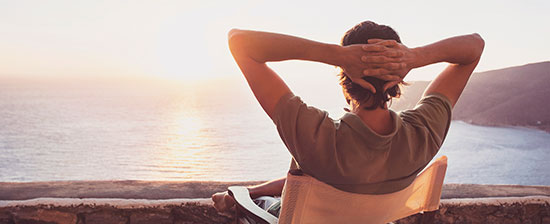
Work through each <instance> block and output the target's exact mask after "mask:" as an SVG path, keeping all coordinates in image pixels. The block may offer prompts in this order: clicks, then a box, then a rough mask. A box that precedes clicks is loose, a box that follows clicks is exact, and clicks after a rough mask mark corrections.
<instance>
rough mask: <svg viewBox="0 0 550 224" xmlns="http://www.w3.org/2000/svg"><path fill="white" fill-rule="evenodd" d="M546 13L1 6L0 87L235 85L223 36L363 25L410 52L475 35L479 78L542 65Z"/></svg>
mask: <svg viewBox="0 0 550 224" xmlns="http://www.w3.org/2000/svg"><path fill="white" fill-rule="evenodd" d="M548 12H550V1H547V0H546V1H545V0H540V1H529V0H526V1H517V0H516V1H505V0H500V1H441V0H431V1H364V0H363V1H345V0H340V1H331V2H329V1H284V0H283V1H260V0H250V1H181V0H180V1H167V0H159V1H137V0H136V1H113V0H108V1H102V0H97V1H77V0H67V1H61V0H49V1H41V0H37V1H30V0H18V1H8V0H0V77H14V76H16V77H35V76H43V77H77V76H89V77H134V76H135V77H138V76H139V77H141V76H148V77H161V78H167V79H174V80H183V81H191V80H210V79H216V78H224V77H235V76H238V75H239V70H238V67H237V66H236V65H235V63H234V61H233V59H232V58H231V55H230V53H229V50H228V47H227V32H228V31H229V30H230V29H231V28H242V29H254V30H262V31H270V32H280V33H285V34H291V35H296V36H300V37H305V38H308V39H312V40H316V41H321V42H326V43H339V41H340V38H341V36H342V35H343V34H344V32H345V31H346V30H348V29H349V28H351V27H352V26H354V25H355V24H357V23H359V22H361V21H364V20H372V21H375V22H377V23H380V24H386V25H390V26H392V27H393V28H394V29H395V30H396V31H397V32H398V33H399V34H400V36H401V39H402V41H403V43H404V44H405V45H407V46H409V47H416V46H422V45H425V44H429V43H431V42H434V41H437V40H440V39H443V38H446V37H451V36H455V35H461V34H469V33H474V32H477V33H479V34H481V36H482V37H483V38H484V39H485V43H486V45H485V51H484V54H483V56H482V59H481V62H480V64H479V65H478V67H477V69H476V71H486V70H492V69H498V68H504V67H510V66H516V65H523V64H527V63H534V62H541V61H548V60H550V54H549V53H548V52H550V44H548V40H550V29H549V28H548V23H549V22H550V13H548ZM272 66H273V67H274V68H275V70H276V71H278V72H279V73H281V74H282V76H283V78H285V79H295V80H299V79H303V80H307V79H311V78H315V77H318V76H320V75H325V76H331V75H334V74H336V73H337V69H336V68H334V67H332V66H327V65H320V64H318V63H309V62H295V61H293V62H282V63H274V64H273V65H272ZM443 66H444V65H443V64H439V65H433V66H429V67H427V68H423V69H418V70H413V71H412V72H411V73H410V74H409V76H408V77H407V79H408V80H430V79H433V78H434V77H435V75H437V74H438V72H439V71H440V70H442V68H443Z"/></svg>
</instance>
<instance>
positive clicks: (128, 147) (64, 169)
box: [0, 78, 550, 185]
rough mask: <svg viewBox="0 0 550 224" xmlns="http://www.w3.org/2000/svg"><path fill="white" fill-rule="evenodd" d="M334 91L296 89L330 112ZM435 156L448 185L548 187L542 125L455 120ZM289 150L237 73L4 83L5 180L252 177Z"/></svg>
mask: <svg viewBox="0 0 550 224" xmlns="http://www.w3.org/2000/svg"><path fill="white" fill-rule="evenodd" d="M338 88H339V87H338V86H337V85H335V86H331V87H327V88H326V89H323V90H322V91H319V89H312V88H306V87H304V88H301V89H300V88H297V89H296V91H295V93H297V95H300V96H302V98H303V99H304V101H305V102H307V103H309V104H310V105H313V106H317V107H319V108H322V109H325V110H327V111H328V112H329V113H330V114H331V116H332V117H333V118H335V119H337V118H339V117H340V116H341V115H342V114H343V113H344V111H343V107H345V101H344V100H343V97H342V96H341V92H340V90H339V89H338ZM293 90H294V89H293ZM441 155H446V156H447V157H448V169H447V175H446V178H445V182H446V183H471V184H521V185H550V162H549V161H550V134H549V133H547V132H544V131H540V130H533V129H527V128H519V127H486V126H476V125H471V124H468V123H465V122H461V121H453V122H452V123H451V127H450V130H449V133H448V135H447V138H446V141H445V143H444V144H443V146H442V148H441V150H440V151H439V153H438V155H437V156H436V157H439V156H441ZM290 159H291V156H290V154H289V153H288V151H287V150H286V148H285V146H284V144H283V143H282V142H281V140H280V138H279V135H278V134H277V132H276V129H275V126H274V125H273V123H272V122H271V120H270V119H269V118H268V117H267V115H266V114H265V113H264V112H263V111H262V109H261V107H260V106H259V105H258V103H257V102H256V100H255V99H254V96H253V95H252V93H251V91H250V90H249V88H248V87H247V86H246V82H245V81H244V80H243V79H239V78H232V79H219V80H215V81H193V82H190V81H188V82H183V81H182V82H180V81H178V82H175V81H170V80H160V79H159V80H156V79H155V80H152V79H151V80H149V79H143V80H134V79H123V78H120V79H117V80H110V79H105V80H96V79H84V78H83V79H80V80H78V79H77V80H74V79H71V80H57V79H47V78H43V79H24V78H22V79H6V78H5V79H1V80H0V182H33V181H59V180H163V181H258V180H269V179H273V178H278V177H281V176H284V175H285V174H286V171H287V170H288V167H289V164H290Z"/></svg>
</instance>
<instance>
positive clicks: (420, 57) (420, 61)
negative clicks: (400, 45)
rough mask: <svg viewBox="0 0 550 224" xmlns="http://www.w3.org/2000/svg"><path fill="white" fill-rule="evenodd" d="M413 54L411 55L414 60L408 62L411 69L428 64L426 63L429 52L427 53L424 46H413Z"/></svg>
mask: <svg viewBox="0 0 550 224" xmlns="http://www.w3.org/2000/svg"><path fill="white" fill-rule="evenodd" d="M411 54H412V55H411V58H412V60H411V62H409V63H408V64H407V67H409V69H414V68H419V67H422V66H425V65H426V64H427V63H426V60H427V57H426V56H427V54H426V49H425V48H423V47H415V48H411Z"/></svg>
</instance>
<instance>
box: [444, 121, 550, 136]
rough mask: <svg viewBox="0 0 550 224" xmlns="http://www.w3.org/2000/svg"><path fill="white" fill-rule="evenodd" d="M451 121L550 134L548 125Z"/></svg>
mask: <svg viewBox="0 0 550 224" xmlns="http://www.w3.org/2000/svg"><path fill="white" fill-rule="evenodd" d="M453 121H460V122H464V123H466V124H471V125H476V126H483V127H496V128H518V129H529V130H538V131H544V132H546V133H548V134H550V125H538V126H537V125H528V124H523V125H511V124H485V123H480V122H473V121H466V120H461V119H453Z"/></svg>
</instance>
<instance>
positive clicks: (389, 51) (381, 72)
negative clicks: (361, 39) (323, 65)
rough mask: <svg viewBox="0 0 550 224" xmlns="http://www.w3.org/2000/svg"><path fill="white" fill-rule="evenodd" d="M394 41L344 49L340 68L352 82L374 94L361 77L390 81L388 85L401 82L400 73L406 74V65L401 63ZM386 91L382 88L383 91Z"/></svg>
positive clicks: (400, 54) (400, 56)
mask: <svg viewBox="0 0 550 224" xmlns="http://www.w3.org/2000/svg"><path fill="white" fill-rule="evenodd" d="M394 42H395V41H393V42H392V41H386V40H378V41H373V42H372V43H369V44H361V45H359V44H357V45H349V46H345V47H344V53H343V55H344V56H345V57H344V59H343V60H342V61H343V64H342V65H341V66H340V67H341V68H342V69H343V70H344V72H345V73H346V75H348V77H349V78H350V79H351V81H352V82H354V83H357V84H359V85H361V86H362V87H363V88H366V89H369V90H370V91H371V92H373V93H376V89H375V88H374V86H372V85H371V84H370V83H368V82H367V81H365V80H364V79H363V77H365V76H373V77H376V78H379V79H382V80H386V81H390V82H389V83H388V84H393V85H391V86H394V85H396V84H397V83H399V82H401V81H402V77H401V76H400V75H399V74H401V73H405V74H406V73H408V70H407V71H405V70H406V64H405V63H403V62H402V60H403V58H402V57H403V55H404V54H403V53H400V51H398V50H397V49H393V48H394V47H397V45H396V43H397V42H395V43H394ZM385 89H387V87H386V86H384V90H385Z"/></svg>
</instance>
